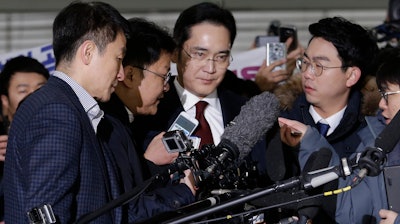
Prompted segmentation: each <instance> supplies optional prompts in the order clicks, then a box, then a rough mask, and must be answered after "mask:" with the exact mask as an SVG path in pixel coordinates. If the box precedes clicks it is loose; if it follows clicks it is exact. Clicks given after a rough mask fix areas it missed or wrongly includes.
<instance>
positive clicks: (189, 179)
mask: <svg viewBox="0 0 400 224" xmlns="http://www.w3.org/2000/svg"><path fill="white" fill-rule="evenodd" d="M184 174H185V177H184V178H182V179H181V180H180V183H183V184H186V185H187V186H188V187H189V188H190V190H191V191H192V194H193V195H196V191H197V190H198V188H197V187H196V186H195V182H194V177H193V173H192V171H191V170H190V169H187V170H185V171H184Z"/></svg>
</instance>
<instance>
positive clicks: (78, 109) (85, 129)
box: [4, 2, 129, 223]
mask: <svg viewBox="0 0 400 224" xmlns="http://www.w3.org/2000/svg"><path fill="white" fill-rule="evenodd" d="M82 18H85V21H84V22H83V21H82ZM128 32H129V27H128V24H127V21H126V20H125V19H124V18H123V17H122V16H121V15H120V13H119V12H118V11H117V10H116V9H114V8H113V7H112V6H110V5H108V4H106V3H101V2H92V3H82V2H74V3H71V4H70V5H69V6H67V7H66V8H64V9H63V10H62V11H61V12H60V13H59V14H58V15H57V17H56V18H55V20H54V23H53V49H54V55H55V58H56V71H55V72H54V74H53V75H52V76H51V77H50V78H49V80H48V82H47V84H45V85H44V86H43V87H42V88H41V89H39V90H38V91H36V92H34V93H33V94H32V95H30V96H28V97H27V98H26V99H25V100H24V101H23V102H22V103H21V105H20V107H19V109H18V110H17V112H16V114H15V116H14V119H13V123H12V125H11V129H10V133H9V142H8V148H7V159H6V161H5V172H4V179H5V180H6V181H5V186H4V187H5V189H4V190H5V222H6V223H28V220H29V219H31V218H28V216H27V212H30V211H33V210H32V209H34V208H40V207H42V206H43V205H45V204H49V205H50V206H51V207H52V208H53V211H54V214H55V217H56V219H57V223H72V222H74V221H76V220H77V219H78V218H79V217H81V216H82V215H84V214H86V213H89V212H91V211H93V210H95V209H97V208H98V207H100V206H101V205H103V204H106V203H107V202H108V201H110V200H111V199H112V198H113V197H114V196H115V195H116V194H118V192H119V186H118V184H117V182H116V178H117V177H116V175H115V173H110V172H107V167H108V165H109V164H108V160H109V158H107V157H106V156H105V155H106V154H105V152H104V151H102V148H101V147H100V145H99V142H98V139H97V137H96V131H97V127H98V124H99V122H100V120H101V118H102V117H103V112H102V111H101V110H100V108H99V105H98V103H97V101H96V100H98V101H107V100H109V98H110V95H111V93H112V92H113V91H114V88H115V85H116V84H117V82H118V80H122V79H123V78H124V73H123V67H122V59H123V57H124V55H125V49H126V47H125V45H126V36H127V34H128ZM120 222H121V212H120V210H118V209H115V210H113V211H110V212H108V213H106V214H104V215H102V216H100V217H99V218H98V219H96V220H95V223H120Z"/></svg>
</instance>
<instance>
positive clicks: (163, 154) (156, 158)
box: [144, 132, 179, 165]
mask: <svg viewBox="0 0 400 224" xmlns="http://www.w3.org/2000/svg"><path fill="white" fill-rule="evenodd" d="M164 134H165V132H161V133H160V134H158V135H157V136H155V137H154V138H153V140H151V142H150V144H149V146H148V147H147V149H146V152H145V153H144V158H145V159H147V160H149V161H151V162H153V163H154V164H156V165H167V164H171V163H173V162H175V160H176V158H177V157H178V155H179V153H178V152H174V153H169V152H168V151H167V150H166V149H165V146H164V144H163V142H162V137H163V135H164Z"/></svg>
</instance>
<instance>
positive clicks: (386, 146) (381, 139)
mask: <svg viewBox="0 0 400 224" xmlns="http://www.w3.org/2000/svg"><path fill="white" fill-rule="evenodd" d="M398 130H400V111H398V112H397V113H396V115H395V116H394V117H393V119H392V121H391V122H390V123H389V124H388V125H387V126H386V128H385V129H383V131H382V132H381V133H380V134H379V135H378V137H377V138H376V139H375V147H368V148H366V149H365V151H364V152H363V153H362V154H361V157H360V159H359V160H358V166H359V167H360V169H362V170H364V172H366V175H368V176H378V175H379V174H380V172H381V171H382V169H383V164H384V162H385V161H386V155H387V154H389V153H390V152H391V151H393V149H394V147H395V146H396V144H397V143H398V142H399V141H400V135H399V134H398Z"/></svg>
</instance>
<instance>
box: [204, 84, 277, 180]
mask: <svg viewBox="0 0 400 224" xmlns="http://www.w3.org/2000/svg"><path fill="white" fill-rule="evenodd" d="M278 114H279V102H278V99H277V98H276V97H275V95H273V94H272V93H270V92H263V93H261V94H259V95H256V96H253V97H252V98H250V99H249V101H247V103H246V104H245V105H243V106H242V108H241V110H240V113H239V114H238V115H237V116H236V117H235V118H234V119H233V121H231V122H230V123H229V124H228V126H227V127H226V128H225V131H224V133H223V134H222V136H221V142H220V143H219V144H218V146H216V150H217V151H218V153H219V154H218V155H217V163H214V164H212V165H210V166H209V167H208V168H207V169H206V171H207V173H208V174H211V173H213V172H214V170H215V169H216V167H218V166H219V165H220V164H223V163H227V162H230V161H232V160H236V159H238V161H239V162H242V161H243V159H244V158H245V157H246V156H247V155H248V154H249V153H250V151H251V149H252V148H253V146H254V145H255V144H256V143H257V142H258V141H259V140H260V139H261V138H262V137H263V136H264V135H265V134H266V132H267V131H268V130H269V129H271V128H272V126H273V125H274V123H275V122H276V120H277V118H278ZM222 166H224V165H222Z"/></svg>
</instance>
